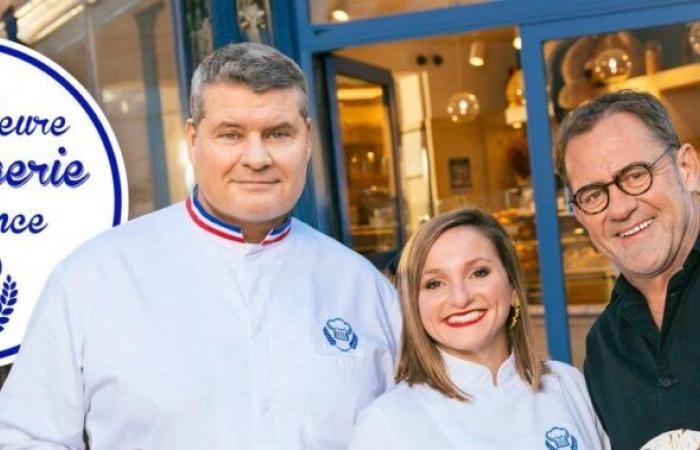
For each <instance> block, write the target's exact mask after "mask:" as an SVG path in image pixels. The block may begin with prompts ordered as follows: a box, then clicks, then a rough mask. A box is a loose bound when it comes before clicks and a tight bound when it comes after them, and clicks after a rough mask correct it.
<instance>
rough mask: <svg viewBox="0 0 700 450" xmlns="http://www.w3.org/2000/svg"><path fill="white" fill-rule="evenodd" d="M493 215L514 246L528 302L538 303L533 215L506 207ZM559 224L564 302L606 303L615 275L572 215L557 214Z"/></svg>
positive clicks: (538, 287)
mask: <svg viewBox="0 0 700 450" xmlns="http://www.w3.org/2000/svg"><path fill="white" fill-rule="evenodd" d="M495 215H496V218H497V219H498V221H499V223H501V225H503V227H504V228H505V229H506V231H507V232H508V234H509V235H510V236H511V238H512V239H513V241H514V243H515V249H516V251H517V253H518V258H519V259H520V265H521V269H522V271H523V274H524V275H525V283H526V289H527V294H528V299H529V301H530V302H531V303H533V304H538V303H542V290H541V286H540V279H539V273H540V271H539V259H538V255H537V237H536V235H535V217H534V214H533V212H532V211H531V210H529V209H518V208H509V209H504V210H501V211H498V212H497V213H496V214H495ZM559 223H560V227H561V228H560V233H561V246H562V260H563V265H564V267H565V268H566V269H565V273H564V275H565V280H566V298H567V301H568V303H569V304H570V305H573V304H604V303H607V302H608V300H609V298H610V291H611V290H612V286H613V284H614V281H615V277H616V276H617V274H616V272H615V270H614V269H613V267H612V265H611V264H610V262H609V261H608V260H607V259H606V258H605V256H603V255H602V254H601V253H600V252H598V250H596V248H595V247H594V246H593V244H592V243H591V241H590V238H589V237H588V235H587V234H586V232H585V230H584V229H583V227H581V226H580V224H579V223H578V222H577V221H576V218H575V217H574V216H573V215H572V214H570V213H569V212H567V211H560V212H559Z"/></svg>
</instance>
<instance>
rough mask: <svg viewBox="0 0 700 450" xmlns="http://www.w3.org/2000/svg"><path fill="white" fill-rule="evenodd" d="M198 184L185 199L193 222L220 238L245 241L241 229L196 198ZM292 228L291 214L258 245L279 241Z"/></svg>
mask: <svg viewBox="0 0 700 450" xmlns="http://www.w3.org/2000/svg"><path fill="white" fill-rule="evenodd" d="M198 190H199V186H195V187H194V189H193V190H192V195H191V196H190V197H189V198H188V199H187V200H186V201H185V207H186V208H187V212H188V213H189V215H190V217H191V218H192V220H193V221H194V223H195V224H196V225H197V226H198V227H200V228H201V229H203V230H204V231H206V232H208V233H211V234H214V235H216V236H218V237H220V238H223V239H227V240H229V241H233V242H240V243H245V238H244V237H243V229H242V228H240V227H237V226H235V225H231V224H230V223H226V222H224V221H222V220H220V219H218V218H216V217H214V216H213V215H212V214H211V213H209V212H208V211H207V210H206V209H204V207H203V206H202V204H201V203H200V202H199V200H198V199H197V192H198ZM291 229H292V216H291V215H289V217H287V220H286V221H285V222H284V223H283V224H282V225H280V226H279V227H277V228H273V229H271V230H270V232H269V233H267V236H266V237H265V239H263V240H262V241H261V242H260V244H259V245H270V244H272V243H274V242H279V241H281V240H282V239H284V238H285V237H287V235H289V232H290V231H291Z"/></svg>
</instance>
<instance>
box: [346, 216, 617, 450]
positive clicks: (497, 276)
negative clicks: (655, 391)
mask: <svg viewBox="0 0 700 450" xmlns="http://www.w3.org/2000/svg"><path fill="white" fill-rule="evenodd" d="M396 282H397V286H398V289H399V295H400V297H401V307H402V310H403V336H402V344H401V346H402V347H401V354H400V359H399V366H398V369H397V374H396V381H397V383H398V384H397V386H396V387H395V388H394V389H393V390H391V391H389V392H387V393H386V394H384V395H383V396H381V397H380V398H378V399H377V400H376V401H375V402H374V403H373V404H372V405H370V406H369V407H368V408H367V409H366V410H365V411H364V412H363V413H362V414H361V415H360V417H359V418H358V421H357V424H356V428H355V432H354V436H353V439H352V443H351V447H350V448H351V449H353V450H373V449H382V450H391V449H401V450H410V449H416V450H424V449H426V450H427V449H431V450H432V449H441V450H448V449H470V450H471V449H474V450H497V449H498V450H503V449H514V448H517V449H527V450H530V449H544V450H554V449H557V450H560V449H571V450H575V449H578V450H600V449H609V448H610V446H609V443H608V439H607V437H606V436H605V433H604V431H603V429H602V427H601V424H600V422H599V421H598V419H597V417H596V415H595V412H594V410H593V407H592V405H591V401H590V398H589V396H588V392H587V391H586V385H585V382H584V379H583V377H582V376H581V374H580V372H579V371H578V370H577V369H575V368H574V367H571V366H569V365H567V364H563V363H559V362H554V361H551V362H546V363H543V362H541V361H540V360H539V359H538V357H537V355H536V354H535V352H534V346H533V336H532V334H533V333H532V326H531V325H530V321H529V318H528V313H527V301H526V298H525V289H524V285H523V280H522V275H521V272H520V268H519V265H518V258H517V255H516V252H515V248H514V247H513V244H512V243H511V241H510V240H509V238H508V235H507V234H506V232H505V231H504V230H503V228H502V227H501V226H500V224H499V223H498V222H497V221H496V220H495V219H494V218H493V217H491V216H490V215H488V214H486V213H484V212H482V211H479V210H475V209H462V210H457V211H453V212H450V213H447V214H444V215H441V216H438V217H436V218H434V219H432V220H431V221H429V222H427V223H426V224H424V225H423V226H422V227H421V228H420V229H419V230H418V231H417V232H416V234H415V235H414V236H413V237H412V238H411V239H410V240H409V242H408V244H407V245H406V247H405V248H404V250H403V254H402V256H401V260H400V262H399V268H398V273H397V280H396Z"/></svg>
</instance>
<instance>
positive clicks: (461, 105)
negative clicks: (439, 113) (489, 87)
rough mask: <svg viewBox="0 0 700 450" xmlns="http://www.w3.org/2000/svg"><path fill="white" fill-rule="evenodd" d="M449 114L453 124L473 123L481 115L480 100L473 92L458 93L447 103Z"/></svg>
mask: <svg viewBox="0 0 700 450" xmlns="http://www.w3.org/2000/svg"><path fill="white" fill-rule="evenodd" d="M447 114H449V115H450V120H452V122H471V121H472V120H474V119H476V117H477V116H478V115H479V100H478V99H477V98H476V95H474V94H472V93H471V92H467V91H462V92H458V93H456V94H454V95H452V97H450V99H449V101H448V102H447Z"/></svg>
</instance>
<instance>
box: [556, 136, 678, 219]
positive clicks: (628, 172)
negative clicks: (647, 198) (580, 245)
mask: <svg viewBox="0 0 700 450" xmlns="http://www.w3.org/2000/svg"><path fill="white" fill-rule="evenodd" d="M670 150H671V149H667V150H665V151H664V152H663V153H662V154H661V155H660V156H659V157H658V158H656V159H655V160H654V161H652V162H650V163H647V162H643V163H636V164H630V165H629V166H627V167H624V168H623V169H622V170H620V171H619V172H618V173H617V175H615V177H614V178H613V180H612V181H610V182H608V183H593V184H589V185H587V186H584V187H582V188H581V189H579V190H578V191H576V193H575V194H574V196H573V198H572V199H571V201H570V202H569V203H571V204H573V205H575V206H576V207H577V208H578V209H580V210H581V211H583V212H584V213H586V214H598V213H599V212H602V211H604V210H605V208H607V207H608V204H609V203H610V190H609V188H610V186H612V185H613V184H614V185H615V186H617V187H618V188H619V189H620V190H621V191H622V192H624V193H625V194H627V195H632V196H637V195H642V194H644V193H645V192H647V191H648V190H649V189H651V185H652V183H653V181H654V175H653V172H652V169H653V168H654V166H655V165H656V164H657V163H658V162H659V161H661V158H663V157H664V156H666V155H667V154H669V151H670Z"/></svg>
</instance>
